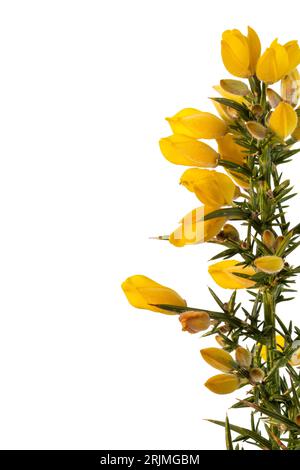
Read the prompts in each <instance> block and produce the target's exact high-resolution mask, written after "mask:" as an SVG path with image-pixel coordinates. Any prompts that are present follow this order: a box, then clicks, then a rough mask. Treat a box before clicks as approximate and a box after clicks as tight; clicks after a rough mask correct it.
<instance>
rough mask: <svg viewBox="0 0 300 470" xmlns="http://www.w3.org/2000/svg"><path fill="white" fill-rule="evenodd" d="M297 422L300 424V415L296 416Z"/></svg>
mask: <svg viewBox="0 0 300 470" xmlns="http://www.w3.org/2000/svg"><path fill="white" fill-rule="evenodd" d="M295 423H296V424H297V426H300V415H297V416H296V418H295Z"/></svg>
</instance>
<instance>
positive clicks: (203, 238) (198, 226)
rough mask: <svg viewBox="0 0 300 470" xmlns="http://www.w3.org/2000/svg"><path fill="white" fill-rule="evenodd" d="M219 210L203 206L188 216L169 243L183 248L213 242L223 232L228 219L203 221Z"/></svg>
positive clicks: (220, 218) (219, 218) (173, 233)
mask: <svg viewBox="0 0 300 470" xmlns="http://www.w3.org/2000/svg"><path fill="white" fill-rule="evenodd" d="M218 208H219V207H218V206H215V207H212V206H202V207H198V208H197V209H194V210H192V211H191V212H189V213H188V214H186V215H185V216H184V217H183V219H182V220H181V221H180V226H179V227H178V228H177V229H176V230H174V232H172V233H171V234H170V236H169V242H170V243H172V245H174V246H176V247H182V246H185V245H194V244H197V243H203V242H207V241H209V240H211V239H212V238H213V237H215V236H216V235H217V234H218V233H219V232H220V231H221V229H222V227H223V225H224V224H225V223H226V221H227V218H225V217H217V218H215V219H210V220H205V221H203V217H204V215H207V214H209V213H211V212H213V211H215V210H216V209H218Z"/></svg>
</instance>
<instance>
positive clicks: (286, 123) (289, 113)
mask: <svg viewBox="0 0 300 470" xmlns="http://www.w3.org/2000/svg"><path fill="white" fill-rule="evenodd" d="M297 123H298V116H297V113H296V111H295V110H294V109H293V107H292V106H291V105H290V104H288V103H285V102H284V101H282V102H281V103H279V105H278V106H277V108H275V110H274V111H273V112H272V114H271V117H270V120H269V127H270V129H272V131H273V132H275V134H277V135H278V136H279V137H281V138H282V139H285V138H286V137H288V136H289V135H290V134H292V133H293V131H294V130H295V129H296V127H297Z"/></svg>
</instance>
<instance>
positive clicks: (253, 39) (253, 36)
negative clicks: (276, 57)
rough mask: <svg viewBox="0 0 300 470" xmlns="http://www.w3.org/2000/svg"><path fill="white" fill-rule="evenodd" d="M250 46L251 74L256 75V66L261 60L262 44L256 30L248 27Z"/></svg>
mask: <svg viewBox="0 0 300 470" xmlns="http://www.w3.org/2000/svg"><path fill="white" fill-rule="evenodd" d="M247 39H248V46H249V53H250V71H251V74H252V75H254V74H255V69H256V64H257V61H258V59H259V56H260V53H261V44H260V40H259V37H258V34H257V33H256V31H254V29H252V28H250V26H248V37H247Z"/></svg>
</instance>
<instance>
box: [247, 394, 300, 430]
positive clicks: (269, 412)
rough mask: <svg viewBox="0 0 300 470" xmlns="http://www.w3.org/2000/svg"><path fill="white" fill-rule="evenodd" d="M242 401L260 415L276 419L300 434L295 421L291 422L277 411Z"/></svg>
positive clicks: (299, 428)
mask: <svg viewBox="0 0 300 470" xmlns="http://www.w3.org/2000/svg"><path fill="white" fill-rule="evenodd" d="M242 401H243V403H245V405H247V404H248V406H249V408H253V409H255V410H256V411H259V412H260V413H262V414H264V415H266V416H268V417H269V418H272V419H274V420H275V421H277V422H278V423H281V424H284V425H285V426H286V427H287V428H288V429H289V430H290V431H298V433H300V427H299V426H297V424H296V423H295V422H294V421H292V420H290V419H289V418H287V417H286V416H284V415H281V414H279V413H278V412H277V411H274V410H271V409H269V408H266V407H265V406H260V405H257V404H255V403H250V402H247V400H242Z"/></svg>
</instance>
